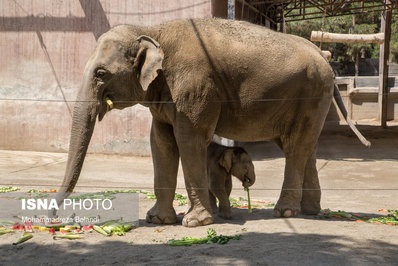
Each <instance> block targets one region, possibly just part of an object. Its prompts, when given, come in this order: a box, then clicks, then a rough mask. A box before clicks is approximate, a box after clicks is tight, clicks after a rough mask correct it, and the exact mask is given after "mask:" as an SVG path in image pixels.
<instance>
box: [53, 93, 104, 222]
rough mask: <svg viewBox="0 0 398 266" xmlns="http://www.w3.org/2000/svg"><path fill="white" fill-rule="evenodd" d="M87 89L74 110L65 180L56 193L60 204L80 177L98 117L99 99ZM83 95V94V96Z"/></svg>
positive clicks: (78, 99)
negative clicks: (88, 93)
mask: <svg viewBox="0 0 398 266" xmlns="http://www.w3.org/2000/svg"><path fill="white" fill-rule="evenodd" d="M87 91H90V90H85V88H83V89H82V90H80V93H79V96H78V97H77V101H76V104H75V107H74V110H73V118H72V130H71V136H70V142H69V152H68V161H67V165H66V171H65V176H64V180H63V182H62V185H61V187H60V189H59V192H58V193H57V195H56V201H57V203H58V206H60V205H61V204H62V203H63V201H64V199H65V198H67V197H68V196H69V195H70V193H72V192H73V189H74V187H75V185H76V183H77V180H78V179H79V175H80V171H81V169H82V166H83V162H84V158H85V157H86V153H87V148H88V145H89V143H90V139H91V136H92V134H93V131H94V126H95V120H96V117H97V101H96V99H95V98H94V97H92V96H90V97H88V96H87V95H86V94H87ZM82 95H83V96H82ZM48 214H49V217H55V216H56V210H55V209H52V210H50V211H49V213H48Z"/></svg>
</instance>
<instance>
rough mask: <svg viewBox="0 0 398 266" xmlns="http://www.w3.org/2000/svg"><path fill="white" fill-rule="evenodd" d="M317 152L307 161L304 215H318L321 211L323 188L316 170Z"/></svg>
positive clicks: (302, 209)
mask: <svg viewBox="0 0 398 266" xmlns="http://www.w3.org/2000/svg"><path fill="white" fill-rule="evenodd" d="M315 156H316V150H315V151H314V152H313V153H312V155H311V157H310V158H309V159H308V161H307V165H306V166H305V172H304V183H303V195H302V198H301V212H302V213H303V214H318V213H319V211H320V210H321V203H320V202H321V187H320V185H319V179H318V171H317V169H316V158H315Z"/></svg>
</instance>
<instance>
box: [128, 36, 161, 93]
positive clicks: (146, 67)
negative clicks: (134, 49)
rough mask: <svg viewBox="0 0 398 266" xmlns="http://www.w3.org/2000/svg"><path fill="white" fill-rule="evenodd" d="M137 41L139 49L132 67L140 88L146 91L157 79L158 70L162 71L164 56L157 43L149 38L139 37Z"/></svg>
mask: <svg viewBox="0 0 398 266" xmlns="http://www.w3.org/2000/svg"><path fill="white" fill-rule="evenodd" d="M137 41H138V42H139V43H140V49H139V50H138V53H137V57H136V60H135V62H134V67H135V68H136V69H137V78H138V80H139V82H140V84H141V87H142V89H143V90H144V91H146V90H147V89H148V87H149V85H150V84H151V82H152V81H153V80H154V79H155V78H156V77H157V75H158V70H161V69H162V62H163V57H164V54H163V51H162V49H160V45H159V43H158V42H156V41H155V40H154V39H152V38H151V37H149V36H145V35H141V36H140V37H138V38H137Z"/></svg>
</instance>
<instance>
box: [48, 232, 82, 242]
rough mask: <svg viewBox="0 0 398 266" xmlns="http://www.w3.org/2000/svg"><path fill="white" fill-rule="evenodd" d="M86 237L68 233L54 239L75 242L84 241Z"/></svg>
mask: <svg viewBox="0 0 398 266" xmlns="http://www.w3.org/2000/svg"><path fill="white" fill-rule="evenodd" d="M83 238H84V237H83V236H81V235H78V234H75V233H67V234H65V235H55V236H53V239H54V240H55V239H69V240H74V239H83Z"/></svg>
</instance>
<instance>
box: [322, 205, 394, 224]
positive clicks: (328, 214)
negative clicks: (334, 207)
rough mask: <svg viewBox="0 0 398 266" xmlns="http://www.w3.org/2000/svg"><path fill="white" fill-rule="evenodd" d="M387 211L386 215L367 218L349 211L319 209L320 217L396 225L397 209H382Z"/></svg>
mask: <svg viewBox="0 0 398 266" xmlns="http://www.w3.org/2000/svg"><path fill="white" fill-rule="evenodd" d="M384 211H388V212H389V214H388V215H387V216H379V217H375V218H368V217H366V216H361V215H359V214H352V213H349V212H345V211H341V210H338V211H337V212H335V211H331V210H329V209H325V210H322V211H321V216H320V218H343V219H347V220H350V221H357V222H367V223H382V224H387V225H398V210H384Z"/></svg>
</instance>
